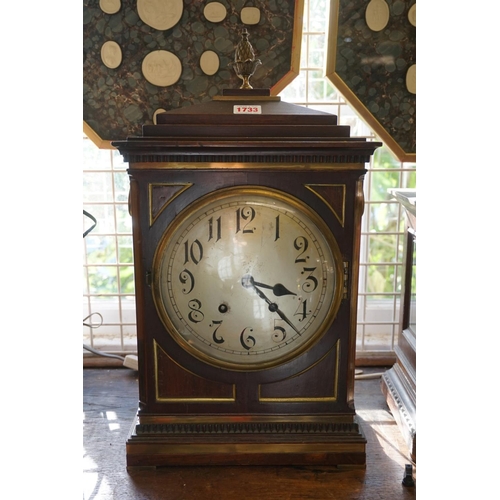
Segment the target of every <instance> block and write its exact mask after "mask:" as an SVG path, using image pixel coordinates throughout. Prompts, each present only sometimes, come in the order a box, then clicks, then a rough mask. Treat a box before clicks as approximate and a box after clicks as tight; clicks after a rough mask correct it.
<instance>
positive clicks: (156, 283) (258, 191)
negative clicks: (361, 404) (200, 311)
mask: <svg viewBox="0 0 500 500" xmlns="http://www.w3.org/2000/svg"><path fill="white" fill-rule="evenodd" d="M234 196H242V197H244V198H245V199H248V197H251V196H263V197H268V198H271V199H274V200H280V201H281V202H282V203H286V204H288V205H290V206H291V207H292V208H293V209H295V210H297V211H299V212H301V213H303V214H304V215H305V216H306V217H307V218H309V219H310V220H311V222H312V223H313V224H315V225H316V227H317V228H318V229H319V231H320V233H321V234H322V235H323V236H324V238H325V240H326V243H327V246H328V248H327V249H324V250H326V251H328V250H329V251H330V252H331V253H332V257H333V262H334V265H335V283H334V286H335V289H334V292H333V298H332V302H331V304H330V306H329V307H330V309H329V311H328V313H327V315H326V317H325V320H324V321H323V323H322V324H321V325H320V326H319V327H318V328H317V330H316V331H315V332H314V333H313V334H312V335H311V337H310V338H309V339H308V340H307V341H306V342H304V344H302V345H301V346H299V347H298V348H297V349H295V350H292V351H290V352H288V353H286V354H285V355H283V356H282V357H279V358H276V359H273V360H270V361H264V362H262V361H261V362H258V361H257V362H255V363H246V364H244V365H242V364H238V363H236V362H230V361H224V360H220V359H217V358H215V357H212V356H210V355H208V354H206V353H205V352H202V351H200V350H198V349H197V348H196V347H193V346H192V345H191V344H190V343H188V342H187V341H186V340H185V339H184V337H183V336H182V334H181V333H180V332H179V331H178V330H177V328H176V327H175V325H174V323H173V322H172V321H171V319H170V317H169V314H168V313H167V311H166V309H165V306H164V303H163V299H162V292H161V287H160V268H161V262H162V258H163V255H164V253H165V251H166V250H167V248H168V245H169V243H170V241H171V240H172V238H173V235H174V234H175V233H176V231H177V230H178V228H180V227H181V226H182V225H183V224H184V222H185V221H186V220H187V219H188V218H189V217H190V216H191V214H193V213H195V212H198V211H200V210H202V209H204V207H206V206H207V205H209V204H210V203H212V202H214V201H217V200H223V199H225V198H230V197H234ZM342 279H343V259H342V254H341V252H340V249H339V247H338V244H337V241H336V239H335V237H334V235H333V233H332V232H331V230H330V228H329V227H328V225H327V224H326V222H325V221H324V220H323V219H322V218H321V217H320V216H319V215H318V214H317V213H316V212H315V211H314V210H312V209H311V208H310V207H309V206H307V205H306V204H305V203H303V202H302V201H300V200H299V199H298V198H296V197H295V196H292V195H290V194H288V193H285V192H283V191H279V190H277V189H273V188H268V187H265V188H263V187H259V186H233V187H229V188H222V189H219V190H217V191H213V192H210V193H208V194H206V195H204V196H202V197H200V198H199V199H198V200H196V201H195V202H194V203H192V204H190V205H189V206H188V207H186V208H184V209H183V210H182V211H181V212H180V213H179V214H178V215H177V216H176V217H175V218H174V219H173V221H172V222H171V223H170V224H169V226H168V227H167V229H166V230H165V232H164V233H163V235H162V237H161V239H160V242H159V244H158V246H157V248H156V250H155V254H154V257H153V279H152V295H153V301H154V304H155V307H156V310H157V312H158V315H159V316H160V319H161V321H162V323H163V325H164V327H165V329H166V330H167V332H168V333H169V335H170V336H171V337H172V338H173V339H174V340H175V342H177V344H178V345H179V346H180V347H182V348H183V349H184V350H185V351H187V352H189V353H190V354H191V355H193V356H194V357H195V358H197V359H199V360H200V361H203V362H205V363H207V364H209V365H212V366H215V367H217V368H224V369H228V370H233V371H249V372H251V371H261V370H265V369H270V368H274V367H277V366H280V365H282V364H284V363H286V362H288V361H290V360H291V359H293V358H296V357H298V356H300V355H301V354H303V353H304V352H305V351H307V350H308V349H310V348H311V347H312V346H313V345H315V344H316V343H317V342H318V341H319V340H320V339H321V338H322V337H323V336H324V334H325V333H326V331H327V330H328V329H329V328H330V326H331V324H332V323H333V321H334V319H335V317H336V315H337V312H338V310H339V307H340V303H341V301H342V291H343V286H342V283H343V282H342Z"/></svg>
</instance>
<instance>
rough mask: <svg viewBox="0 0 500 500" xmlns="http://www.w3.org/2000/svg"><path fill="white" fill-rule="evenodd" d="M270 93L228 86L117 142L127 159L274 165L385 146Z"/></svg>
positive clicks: (359, 155) (359, 154) (361, 157)
mask: <svg viewBox="0 0 500 500" xmlns="http://www.w3.org/2000/svg"><path fill="white" fill-rule="evenodd" d="M263 94H264V95H263ZM265 94H267V95H265ZM268 94H269V91H268V90H267V89H249V90H244V89H233V90H225V91H223V95H222V96H216V97H214V99H213V100H212V101H209V102H206V103H202V104H197V105H193V106H186V107H184V108H178V109H175V110H171V111H167V112H164V113H159V114H158V115H157V124H156V125H143V127H142V136H131V137H128V138H127V139H126V140H124V141H114V142H112V145H113V146H115V147H117V148H118V149H119V150H120V152H121V153H122V155H123V156H124V160H125V161H126V162H142V161H179V160H182V161H185V159H186V155H188V156H189V159H190V161H193V162H213V161H223V162H227V161H245V162H274V163H276V162H277V161H280V162H282V161H286V162H308V161H311V162H314V163H339V162H340V163H365V162H368V161H370V156H371V155H372V154H373V151H374V150H375V149H376V148H377V147H379V146H381V143H378V142H369V141H366V139H364V138H358V137H350V127H349V126H347V125H338V124H337V116H336V115H333V114H329V113H325V112H322V111H317V110H313V109H309V108H306V107H303V106H298V105H295V104H290V103H287V102H283V101H281V99H280V97H277V96H270V95H268ZM236 105H240V106H260V108H261V113H242V114H235V113H234V106H236ZM290 150H293V154H292V153H291V151H290ZM301 151H303V154H302V155H301V154H300V152H301ZM220 153H223V154H224V156H223V157H220V158H218V157H217V155H219V154H220ZM280 153H281V154H282V155H284V156H281V157H280V158H279V160H277V159H276V154H280ZM228 154H229V155H230V156H229V157H228ZM231 154H232V155H231ZM151 155H153V156H154V158H153V157H152V156H151Z"/></svg>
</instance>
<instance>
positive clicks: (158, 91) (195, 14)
mask: <svg viewBox="0 0 500 500" xmlns="http://www.w3.org/2000/svg"><path fill="white" fill-rule="evenodd" d="M117 1H118V0H115V2H117ZM144 1H149V2H151V4H154V3H161V2H162V1H165V0H144ZM166 1H168V0H166ZM108 3H109V0H108ZM182 3H183V12H182V16H181V18H180V20H179V21H178V23H177V24H176V25H175V26H173V27H171V28H170V29H167V30H163V31H162V30H157V29H154V28H152V27H151V26H149V25H148V24H146V23H145V22H143V21H142V20H141V18H140V16H139V14H138V9H137V1H136V0H121V2H120V9H119V10H118V12H116V13H114V14H106V13H105V12H103V10H102V9H101V7H100V4H99V0H84V2H83V56H84V58H83V119H84V121H85V122H86V124H87V125H88V126H90V128H91V129H92V131H93V132H95V133H96V134H97V135H98V136H99V138H101V139H102V140H103V141H112V140H119V139H124V138H126V137H127V136H130V135H140V133H141V126H142V125H143V124H151V123H153V114H154V113H155V111H156V110H158V109H165V110H170V109H175V108H178V107H181V106H189V105H192V104H197V103H200V102H204V101H208V100H211V99H212V97H213V96H214V95H221V94H222V89H224V88H239V86H240V85H241V80H240V79H239V78H238V77H237V76H236V74H235V73H234V71H233V70H232V69H231V68H230V66H229V63H230V62H231V61H232V60H233V58H234V50H235V47H236V45H237V44H238V42H239V40H240V33H241V30H242V29H243V28H244V27H246V28H247V30H248V32H249V40H250V42H251V44H252V45H253V48H254V50H255V53H256V57H257V58H258V59H260V60H261V61H262V65H260V66H258V68H257V70H256V72H255V74H254V76H253V77H252V79H251V83H252V85H253V86H254V87H255V88H272V87H273V86H275V85H276V84H277V83H278V82H280V81H281V80H282V79H283V78H285V76H286V75H289V73H290V71H291V67H292V56H293V54H292V47H293V45H294V42H297V41H296V40H295V41H294V26H295V24H294V22H295V16H296V15H300V16H302V12H300V13H296V12H295V10H300V9H301V8H302V7H301V5H303V2H302V0H299V1H296V0H252V1H251V2H249V1H246V0H231V1H228V0H220V1H219V3H221V4H222V5H223V6H224V7H225V8H226V11H227V14H226V16H225V18H224V19H223V20H222V21H220V22H210V21H208V20H207V19H206V17H205V16H204V8H205V6H206V5H207V3H209V2H207V1H205V0H183V2H182ZM249 6H251V7H256V8H258V9H259V11H260V21H259V22H258V24H254V25H244V24H243V23H242V22H241V20H240V13H241V11H242V9H243V8H244V7H249ZM296 6H297V7H296ZM300 36H301V33H299V41H298V44H297V43H295V45H296V46H297V45H298V47H300ZM107 41H114V42H116V43H117V44H118V46H119V47H120V49H121V54H122V60H121V64H120V65H119V66H118V67H116V68H114V69H111V68H109V67H107V66H106V65H105V64H104V63H103V61H102V58H101V47H102V46H103V44H104V43H105V42H107ZM155 50H164V51H168V52H171V53H173V54H175V55H176V56H177V57H178V58H179V60H180V61H181V64H182V72H181V75H180V78H179V80H177V82H176V83H174V84H172V85H170V86H166V87H159V86H156V85H153V84H151V83H150V82H148V81H147V80H146V79H145V77H144V75H143V73H142V61H143V60H144V58H145V57H146V55H147V54H148V53H150V52H152V51H155ZM207 50H210V51H213V52H215V53H216V54H217V55H218V57H219V61H220V66H219V70H218V71H217V72H216V73H215V74H213V75H207V74H205V73H204V72H203V71H202V70H201V68H200V57H201V55H202V54H203V53H204V52H205V51H207ZM297 70H298V68H297ZM292 79H293V78H292ZM279 90H281V89H279Z"/></svg>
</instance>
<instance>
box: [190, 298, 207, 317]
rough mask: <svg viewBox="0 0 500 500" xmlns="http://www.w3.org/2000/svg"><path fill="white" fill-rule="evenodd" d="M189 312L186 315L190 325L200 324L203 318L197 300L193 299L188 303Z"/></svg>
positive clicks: (199, 303)
mask: <svg viewBox="0 0 500 500" xmlns="http://www.w3.org/2000/svg"><path fill="white" fill-rule="evenodd" d="M188 307H189V309H190V312H189V314H188V318H189V321H191V322H192V323H200V322H201V321H203V319H204V318H205V315H204V314H203V313H202V311H201V302H200V301H199V300H198V299H193V300H190V301H189V302H188Z"/></svg>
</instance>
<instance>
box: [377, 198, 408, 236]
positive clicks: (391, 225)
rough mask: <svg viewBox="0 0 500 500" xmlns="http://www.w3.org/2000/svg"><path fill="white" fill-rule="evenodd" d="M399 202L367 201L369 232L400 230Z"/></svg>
mask: <svg viewBox="0 0 500 500" xmlns="http://www.w3.org/2000/svg"><path fill="white" fill-rule="evenodd" d="M399 206H400V205H399V203H369V204H368V207H369V226H368V231H369V232H398V231H402V230H403V228H402V227H400V218H399Z"/></svg>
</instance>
